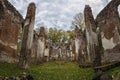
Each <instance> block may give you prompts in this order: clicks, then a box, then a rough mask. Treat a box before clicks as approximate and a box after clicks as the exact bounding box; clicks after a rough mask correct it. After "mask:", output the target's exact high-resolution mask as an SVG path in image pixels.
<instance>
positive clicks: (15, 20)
mask: <svg viewBox="0 0 120 80" xmlns="http://www.w3.org/2000/svg"><path fill="white" fill-rule="evenodd" d="M23 20H24V19H23V17H22V16H21V14H20V13H19V12H18V11H17V10H16V9H15V8H14V7H13V6H12V5H11V4H10V3H9V2H8V1H7V0H0V61H7V62H14V61H16V57H17V41H18V35H19V30H20V28H21V27H22V22H23Z"/></svg>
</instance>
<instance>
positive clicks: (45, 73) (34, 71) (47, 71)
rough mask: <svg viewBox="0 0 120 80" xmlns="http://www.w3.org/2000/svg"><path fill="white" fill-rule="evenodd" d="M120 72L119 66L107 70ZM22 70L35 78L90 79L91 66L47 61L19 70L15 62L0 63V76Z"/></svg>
mask: <svg viewBox="0 0 120 80" xmlns="http://www.w3.org/2000/svg"><path fill="white" fill-rule="evenodd" d="M118 71H119V72H120V67H118V68H115V69H112V70H109V71H107V73H109V74H111V75H115V74H116V73H118ZM22 72H26V73H29V74H31V75H32V76H33V77H34V78H35V80H91V78H92V75H93V70H92V69H91V68H84V69H83V68H79V67H78V65H77V64H76V63H74V62H65V63H63V62H61V61H59V62H47V63H44V64H41V65H35V64H31V68H30V70H19V69H18V67H17V64H15V63H14V64H13V63H12V64H8V63H0V75H1V76H19V75H20V74H21V73H22Z"/></svg>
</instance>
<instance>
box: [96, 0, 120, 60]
mask: <svg viewBox="0 0 120 80" xmlns="http://www.w3.org/2000/svg"><path fill="white" fill-rule="evenodd" d="M119 4H120V0H112V1H111V2H110V3H109V4H108V5H107V6H106V7H105V8H104V9H103V10H102V11H101V12H100V13H99V14H98V15H97V17H96V22H97V27H99V28H100V31H101V36H102V44H103V47H104V50H105V54H104V57H103V59H104V58H107V60H108V58H109V61H110V60H111V61H112V60H117V59H118V58H117V59H116V57H114V55H116V51H117V53H120V47H119V45H120V17H119V12H118V6H119ZM108 52H109V53H108ZM109 54H110V55H111V57H110V56H109ZM117 55H118V54H117ZM119 56H120V55H119ZM119 56H118V57H119Z"/></svg>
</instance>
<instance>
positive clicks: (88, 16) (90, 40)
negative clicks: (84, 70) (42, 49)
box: [84, 5, 101, 66]
mask: <svg viewBox="0 0 120 80" xmlns="http://www.w3.org/2000/svg"><path fill="white" fill-rule="evenodd" d="M84 17H85V27H86V37H87V53H88V59H89V61H90V62H91V63H93V66H99V65H100V64H101V57H100V51H99V49H100V48H99V42H98V34H97V31H96V23H95V20H94V18H93V15H92V10H91V8H90V6H89V5H86V6H85V9H84Z"/></svg>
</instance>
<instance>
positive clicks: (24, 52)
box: [19, 3, 36, 69]
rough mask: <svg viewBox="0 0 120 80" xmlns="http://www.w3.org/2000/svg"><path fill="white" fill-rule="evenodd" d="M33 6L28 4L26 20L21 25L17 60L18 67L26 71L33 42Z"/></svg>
mask: <svg viewBox="0 0 120 80" xmlns="http://www.w3.org/2000/svg"><path fill="white" fill-rule="evenodd" d="M35 10H36V7H35V4H34V3H30V4H29V6H28V10H27V14H26V18H25V21H24V25H23V35H22V43H21V50H20V58H19V67H20V68H24V69H27V68H29V66H28V63H29V61H30V56H31V51H32V49H31V48H32V42H33V29H34V23H35Z"/></svg>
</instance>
